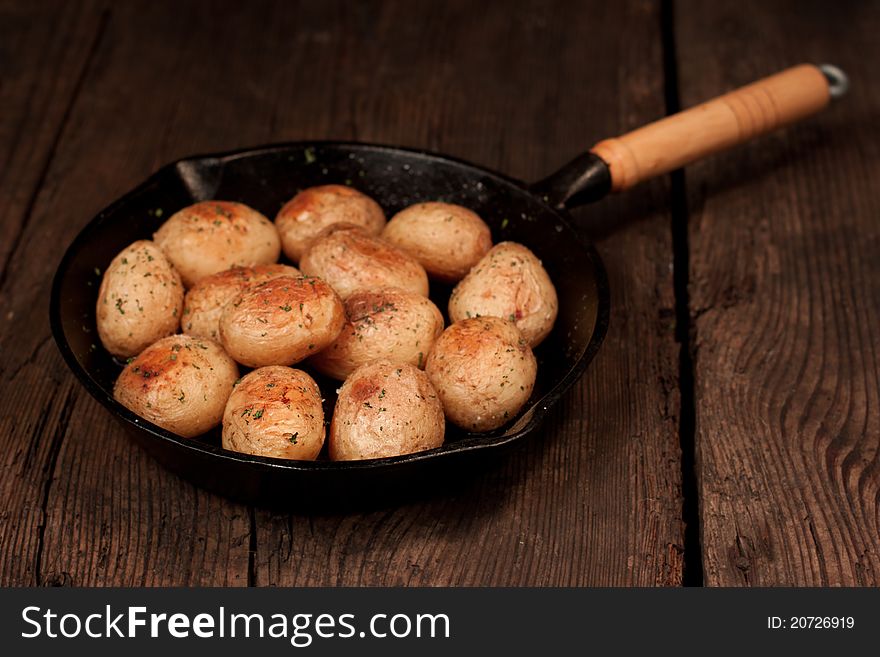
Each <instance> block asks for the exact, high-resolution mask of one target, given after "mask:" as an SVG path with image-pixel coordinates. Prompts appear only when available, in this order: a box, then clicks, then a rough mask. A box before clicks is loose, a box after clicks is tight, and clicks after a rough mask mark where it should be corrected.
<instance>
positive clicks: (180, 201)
mask: <svg viewBox="0 0 880 657" xmlns="http://www.w3.org/2000/svg"><path fill="white" fill-rule="evenodd" d="M845 85H846V79H845V77H843V75H842V73H840V72H839V71H837V70H836V69H833V67H823V68H822V70H821V72H820V69H818V68H816V67H812V66H803V67H796V68H794V69H789V70H788V71H786V72H784V73H781V74H779V75H777V76H773V77H771V78H767V79H765V80H763V81H761V82H758V83H755V84H754V85H750V86H749V87H745V88H743V89H741V90H739V91H737V92H734V93H732V94H728V95H727V96H723V97H721V98H719V99H716V100H715V101H711V102H710V103H707V104H705V105H702V106H699V107H697V108H694V109H692V110H689V111H687V112H683V113H681V114H678V115H675V116H674V117H669V118H667V119H664V120H662V121H659V122H658V123H655V124H652V125H650V126H647V127H646V128H642V129H641V130H638V131H635V132H633V133H630V134H628V135H624V136H623V137H620V138H618V139H613V140H606V141H604V142H600V143H599V144H597V146H596V147H594V149H593V150H592V151H591V152H589V153H587V154H585V155H583V156H581V157H578V158H576V159H575V160H573V161H572V162H570V163H569V164H568V165H566V166H565V167H563V168H562V169H561V170H560V171H558V172H557V173H555V174H553V175H552V176H550V177H548V178H546V179H545V180H543V181H541V182H539V183H536V184H534V185H526V184H523V183H521V182H519V181H516V180H512V179H510V178H508V177H506V176H504V175H501V174H499V173H495V172H493V171H489V170H487V169H484V168H482V167H479V166H476V165H473V164H469V163H467V162H463V161H461V160H458V159H454V158H450V157H447V156H443V155H437V154H433V153H426V152H423V151H416V150H408V149H401V148H391V147H386V146H375V145H367V144H358V143H341V142H307V143H305V142H304V143H293V144H282V145H276V146H268V147H264V148H256V149H249V150H243V151H236V152H231V153H225V154H221V155H211V156H205V157H192V158H186V159H184V160H180V161H178V162H175V163H173V164H169V165H168V166H165V167H163V168H162V169H160V170H159V171H158V172H156V173H155V174H154V175H153V176H151V177H150V178H149V179H148V180H147V181H146V182H144V183H143V184H142V185H140V186H139V187H137V188H136V189H134V190H133V191H131V192H129V193H128V194H126V195H125V196H124V197H122V198H121V199H119V200H118V201H116V202H115V203H113V204H112V205H111V206H109V207H108V208H107V209H105V210H104V211H102V212H101V213H100V214H98V216H97V217H95V218H94V219H93V220H92V221H91V222H90V223H89V224H88V225H87V226H86V227H85V228H84V229H83V230H82V232H81V233H80V234H79V235H78V236H77V237H76V239H75V240H74V241H73V243H72V244H71V245H70V247H69V248H68V249H67V252H66V253H65V255H64V257H63V259H62V261H61V264H60V265H59V267H58V271H57V273H56V275H55V279H54V281H53V286H52V297H51V304H50V319H51V325H52V333H53V335H54V337H55V340H56V342H57V344H58V347H59V349H60V350H61V353H62V355H63V356H64V359H65V361H66V362H67V364H68V365H69V366H70V368H71V369H72V370H73V372H74V374H75V375H76V376H77V378H78V379H79V380H80V382H81V383H82V384H83V385H84V386H85V387H86V389H87V390H88V391H89V392H90V393H91V394H92V395H93V396H94V397H95V398H96V399H97V400H98V401H99V402H101V403H102V404H103V405H104V406H106V407H107V408H108V409H109V410H110V411H111V413H113V415H114V416H115V417H116V418H117V419H118V420H119V421H120V422H121V424H122V426H123V427H124V428H125V429H126V430H127V431H128V433H129V435H130V436H131V437H132V438H133V439H134V440H135V441H137V442H138V443H139V444H140V445H141V446H143V447H144V448H145V449H146V450H147V451H148V452H149V453H150V454H152V455H153V456H154V457H155V458H156V459H157V460H159V461H160V462H161V463H162V464H163V465H165V466H166V467H168V468H169V469H171V470H173V471H175V472H178V473H179V474H181V475H183V476H184V477H186V478H188V479H190V480H192V481H193V482H194V483H196V484H198V485H200V486H202V487H205V488H207V489H210V490H213V491H216V492H218V493H220V494H223V495H227V496H229V497H233V498H237V499H241V500H245V501H250V502H256V503H259V504H264V505H271V506H305V507H315V506H321V505H330V506H335V505H337V504H338V503H348V502H350V501H351V500H353V499H354V500H358V501H359V502H371V501H375V500H376V499H377V498H387V497H389V496H391V497H396V496H398V495H400V494H401V493H402V492H413V491H417V490H420V489H423V488H424V487H426V486H428V487H433V486H436V485H437V484H438V482H440V481H444V480H450V479H459V478H460V477H461V476H462V469H463V467H465V466H470V465H471V464H473V463H474V462H479V461H480V460H481V459H477V458H475V457H476V456H478V455H489V454H494V453H496V452H497V451H498V450H500V449H501V448H504V447H507V446H509V445H511V444H513V443H515V442H517V441H519V440H520V439H521V438H523V437H524V436H526V435H528V434H530V433H533V432H534V431H535V429H536V428H537V427H538V426H539V424H540V423H541V420H542V419H543V418H544V417H545V416H546V414H547V412H548V410H549V409H550V407H551V406H552V405H553V404H555V403H556V401H558V400H559V398H560V396H561V395H562V394H563V393H564V392H565V391H566V390H567V389H568V388H569V387H570V386H571V385H572V384H573V383H574V382H575V381H576V380H577V379H578V378H579V377H580V376H581V374H582V373H583V372H584V369H585V368H586V367H587V364H588V363H589V362H590V360H591V359H592V358H593V356H594V355H595V353H596V351H597V350H598V348H599V345H600V343H601V342H602V338H603V337H604V334H605V331H606V328H607V325H608V314H609V292H608V285H607V281H606V277H605V271H604V268H603V266H602V262H601V260H600V258H599V256H598V254H597V253H596V251H595V249H594V248H593V247H592V246H591V245H589V244H587V243H584V242H583V241H582V240H581V239H580V237H579V236H578V235H577V234H576V233H575V232H574V231H573V230H572V229H571V227H570V226H569V222H568V215H567V212H566V209H567V208H570V207H573V206H574V205H577V204H580V203H583V202H586V201H592V200H596V199H598V198H600V197H602V196H604V195H605V194H607V193H608V192H609V191H611V190H619V189H625V188H626V187H629V186H631V185H632V184H635V183H636V182H638V181H639V180H643V179H645V178H648V177H650V176H654V175H658V174H661V173H664V172H666V171H670V170H672V169H674V168H677V167H679V166H681V165H683V164H686V163H687V162H689V161H692V160H694V159H696V158H698V157H701V156H703V155H706V154H708V153H709V152H713V151H716V150H720V149H722V148H725V147H727V146H730V145H733V144H734V143H739V142H741V141H745V140H746V139H748V138H750V137H753V136H755V135H756V134H761V133H763V132H767V131H769V130H771V129H773V128H775V127H777V126H778V125H781V124H783V123H790V122H792V121H794V120H796V119H798V118H801V117H802V116H805V115H806V114H808V113H812V112H814V111H816V110H818V109H819V108H821V107H823V106H824V105H825V104H826V103H827V102H828V99H829V97H831V96H836V95H839V94H840V93H842V92H843V90H844V89H845ZM328 183H339V184H350V185H353V186H354V187H356V188H358V189H359V190H361V191H363V192H365V193H366V194H368V195H370V196H372V197H373V198H374V199H376V200H377V201H378V202H379V204H380V205H381V206H382V207H383V208H384V209H385V211H386V213H387V214H388V216H391V215H392V214H394V213H395V212H397V211H398V210H401V209H402V208H404V207H406V206H407V205H410V204H412V203H416V202H419V201H426V200H442V201H447V202H453V203H458V204H461V205H464V206H466V207H469V208H471V209H473V210H475V211H476V212H477V213H478V214H479V215H480V216H482V217H483V218H484V219H485V220H486V222H487V223H488V224H489V226H490V227H491V229H492V235H493V238H494V240H495V241H501V240H513V241H517V242H521V243H523V244H525V245H527V246H528V247H529V248H531V249H532V250H533V251H534V252H535V253H536V254H537V255H538V257H539V258H541V259H542V260H543V262H544V265H545V267H546V268H547V270H548V272H549V274H550V277H551V278H552V279H553V281H554V283H555V285H556V288H557V291H558V294H559V302H560V303H559V307H560V310H559V317H558V319H557V321H556V325H555V327H554V330H553V332H552V333H551V334H550V336H549V337H548V338H547V339H546V340H545V341H544V342H543V343H542V344H541V345H540V346H539V347H538V348H537V350H536V356H537V358H538V364H539V367H538V380H537V384H536V386H535V391H534V394H533V395H532V398H531V399H530V400H529V403H528V404H527V405H526V407H525V408H524V409H523V410H522V412H521V413H520V414H519V415H518V416H517V417H516V418H515V419H514V420H513V421H512V422H511V423H510V424H509V425H507V426H505V427H502V428H501V429H499V430H496V431H493V432H491V433H486V434H468V433H465V432H462V431H458V430H455V429H454V428H451V427H450V428H449V429H448V430H447V438H446V443H445V444H444V445H443V446H442V447H440V448H437V449H433V450H430V451H426V452H421V453H417V454H410V455H406V456H400V457H394V458H386V459H374V460H369V461H354V462H339V463H337V462H330V461H326V460H318V461H315V462H304V461H286V460H281V459H273V458H263V457H257V456H249V455H245V454H239V453H235V452H230V451H226V450H224V449H222V448H221V447H220V441H219V431H214V432H211V433H208V434H205V435H204V436H201V437H199V438H197V439H185V438H180V437H178V436H176V435H174V434H171V433H170V432H168V431H165V430H164V429H161V428H159V427H157V426H155V425H153V424H151V423H149V422H147V421H145V420H143V419H142V418H139V417H137V416H136V415H134V414H133V413H131V412H130V411H128V410H127V409H126V408H124V407H123V406H121V405H120V404H118V403H117V402H116V401H115V400H114V399H113V396H112V390H113V382H114V381H115V379H116V377H117V376H118V374H119V371H120V369H121V364H120V363H119V362H117V361H115V360H114V359H113V358H112V357H111V356H110V355H109V354H108V353H107V352H106V351H104V349H103V348H102V347H101V346H100V343H99V342H98V339H97V331H96V327H95V302H96V298H97V291H98V286H99V284H100V274H99V272H103V271H104V270H105V269H106V267H107V265H108V264H109V263H110V261H111V260H112V258H113V257H114V256H115V255H116V254H117V253H118V252H119V251H121V250H122V249H123V248H124V247H125V246H127V245H128V244H130V243H131V242H133V241H135V240H137V239H149V238H150V237H151V236H152V234H153V232H154V231H155V230H156V229H157V228H158V227H159V226H160V225H161V223H162V222H163V221H164V220H165V219H167V218H168V216H169V215H170V214H172V213H173V212H174V211H176V210H178V209H180V208H182V207H184V206H186V205H189V204H191V203H194V202H196V201H201V200H206V199H214V198H217V199H225V200H234V201H241V202H243V203H246V204H248V205H250V206H252V207H254V208H256V209H257V210H259V211H261V212H262V213H264V214H266V215H267V216H269V217H273V216H274V215H275V214H276V213H277V211H278V209H279V208H280V207H281V205H282V204H283V203H284V202H285V201H287V200H288V199H289V198H291V197H292V196H293V195H294V194H295V193H296V192H297V191H298V190H300V189H303V188H305V187H310V186H313V185H320V184H328ZM448 293H449V290H448V289H441V288H439V287H438V286H435V285H432V297H434V300H435V302H436V303H437V304H438V306H439V307H440V308H445V307H446V300H447V298H448ZM316 378H317V377H316ZM318 382H319V385H320V386H321V390H322V391H323V392H324V395H325V397H327V398H328V400H327V404H328V409H327V410H328V411H330V410H332V404H333V401H334V398H335V395H334V394H333V391H334V390H335V389H336V387H337V385H338V384H337V383H335V382H331V381H327V380H322V379H320V378H318ZM328 415H329V412H328Z"/></svg>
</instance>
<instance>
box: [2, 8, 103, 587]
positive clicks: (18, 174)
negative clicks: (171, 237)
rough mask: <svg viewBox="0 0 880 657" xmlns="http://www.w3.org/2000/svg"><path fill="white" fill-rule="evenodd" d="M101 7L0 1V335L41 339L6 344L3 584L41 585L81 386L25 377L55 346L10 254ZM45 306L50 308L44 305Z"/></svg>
mask: <svg viewBox="0 0 880 657" xmlns="http://www.w3.org/2000/svg"><path fill="white" fill-rule="evenodd" d="M102 9H103V8H102V3H100V2H81V3H61V2H52V3H28V4H22V3H13V2H3V3H0V107H2V108H3V109H2V111H0V216H2V217H3V219H2V221H0V322H2V323H0V334H2V335H3V336H4V337H5V336H9V335H13V334H16V333H30V334H31V336H32V337H35V338H37V339H35V340H33V341H30V342H29V343H28V345H27V346H26V347H25V346H23V345H21V343H18V344H17V345H15V346H13V344H12V343H10V342H7V341H6V340H3V341H2V342H0V344H2V345H3V346H2V349H0V354H2V358H0V398H2V400H3V401H2V403H0V408H2V412H0V449H2V450H3V454H4V457H3V459H2V461H0V472H2V476H0V497H2V499H3V500H4V504H3V510H2V511H0V518H2V523H3V530H2V531H0V582H3V583H4V584H14V585H28V584H34V583H35V582H36V581H37V579H36V577H37V576H36V572H35V564H36V561H37V558H38V557H37V555H38V552H39V544H40V537H41V532H42V527H43V512H42V503H43V500H44V497H45V492H46V481H47V476H48V474H47V473H48V471H49V470H50V469H51V464H52V462H53V461H54V458H55V456H56V455H57V444H58V437H59V435H60V431H61V429H60V428H59V425H60V424H65V423H66V421H67V418H69V417H70V415H71V413H72V412H73V409H74V406H75V404H74V402H75V399H74V398H75V394H74V385H73V381H72V380H70V379H69V378H67V377H65V376H63V373H62V372H61V371H60V370H57V368H56V371H51V370H50V371H43V372H41V376H40V377H39V378H40V384H39V386H38V387H40V388H42V390H41V392H39V393H38V392H37V391H36V390H35V389H34V386H33V381H27V378H26V376H25V373H26V372H25V370H26V369H27V368H28V367H31V366H32V365H33V364H34V361H35V359H36V357H37V355H38V353H43V354H45V353H52V352H53V351H54V347H53V346H52V345H51V341H50V340H49V336H48V328H47V327H45V326H41V328H40V330H39V331H38V333H39V335H38V336H35V335H33V334H34V333H35V332H34V331H33V329H32V328H31V326H34V325H42V324H45V321H44V320H43V319H42V317H41V318H40V320H38V322H37V323H35V324H34V325H28V324H27V323H22V322H21V316H20V315H19V316H16V310H15V307H14V304H13V303H12V302H11V297H12V295H13V292H12V290H11V288H12V287H13V286H15V287H19V286H23V285H22V283H23V281H24V276H26V274H25V269H26V267H25V266H23V265H24V264H25V263H24V262H23V261H19V262H11V258H12V255H13V252H14V251H15V249H16V247H17V246H19V244H20V242H21V239H22V236H23V234H24V231H25V229H26V227H27V224H28V221H29V220H30V219H31V218H32V210H33V203H34V200H35V198H36V194H37V192H38V190H39V188H40V186H41V185H42V183H43V182H44V179H45V175H46V169H47V166H48V164H49V162H50V161H51V159H52V157H53V155H54V152H55V150H56V146H57V139H58V136H59V134H60V133H61V130H62V129H63V127H64V126H65V124H66V122H67V112H68V110H69V107H70V105H71V103H72V102H73V101H74V100H75V97H76V95H77V91H78V85H79V83H80V81H81V79H82V75H83V73H84V71H85V69H86V68H87V65H88V62H89V61H90V57H91V54H92V53H93V49H94V46H95V44H96V43H97V42H98V40H99V39H100V37H101V33H102V28H103V15H102ZM42 251H43V252H45V246H44V248H43V249H42ZM28 303H29V304H30V305H33V300H28ZM38 309H39V310H40V311H44V309H45V304H39V305H38ZM38 397H39V399H38Z"/></svg>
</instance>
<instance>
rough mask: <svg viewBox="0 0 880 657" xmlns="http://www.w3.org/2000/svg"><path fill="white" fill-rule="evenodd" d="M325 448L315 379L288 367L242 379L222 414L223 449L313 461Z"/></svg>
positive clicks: (265, 369)
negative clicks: (322, 448)
mask: <svg viewBox="0 0 880 657" xmlns="http://www.w3.org/2000/svg"><path fill="white" fill-rule="evenodd" d="M323 444H324V409H323V408H322V406H321V391H320V390H319V389H318V384H317V383H315V381H314V379H312V377H310V376H309V375H308V374H306V373H305V372H303V371H302V370H295V369H292V368H290V367H281V366H277V365H275V366H270V367H261V368H259V369H256V370H254V371H253V372H251V373H250V374H247V375H246V376H244V377H242V379H241V381H239V382H238V384H237V385H236V386H235V389H234V390H233V391H232V394H231V395H230V396H229V401H228V402H227V403H226V410H225V411H224V413H223V447H224V449H230V450H233V451H235V452H244V453H245V454H256V455H258V456H274V457H275V458H281V459H298V460H300V461H313V460H315V459H316V458H317V456H318V453H319V452H320V451H321V447H322V445H323Z"/></svg>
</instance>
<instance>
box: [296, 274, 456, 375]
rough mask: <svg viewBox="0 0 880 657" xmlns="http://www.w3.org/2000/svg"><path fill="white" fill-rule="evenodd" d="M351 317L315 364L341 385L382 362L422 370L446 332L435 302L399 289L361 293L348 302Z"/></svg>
mask: <svg viewBox="0 0 880 657" xmlns="http://www.w3.org/2000/svg"><path fill="white" fill-rule="evenodd" d="M345 317H346V322H345V326H343V327H342V332H341V333H340V334H339V337H338V338H336V340H335V342H333V344H331V345H330V346H329V347H327V348H326V349H324V350H323V351H322V352H321V353H319V354H317V355H316V356H313V357H312V358H311V359H310V361H309V362H310V363H311V364H312V365H313V366H314V367H315V369H317V370H318V371H319V372H321V373H322V374H325V375H327V376H330V377H333V378H334V379H339V380H340V381H344V380H345V379H346V378H347V377H348V375H349V374H351V373H352V372H354V371H355V370H356V369H357V368H358V367H360V366H361V365H364V364H366V363H369V362H370V361H373V360H378V359H388V360H391V361H393V362H395V363H410V364H411V365H415V366H416V367H419V368H421V367H423V366H424V363H425V360H426V358H427V354H428V352H429V351H431V347H432V346H433V345H434V341H435V340H436V339H437V338H438V337H439V336H440V334H441V333H442V332H443V314H442V313H441V312H440V309H439V308H437V306H435V305H434V303H433V302H432V301H431V300H430V299H428V298H427V297H423V296H422V295H420V294H414V293H412V292H407V291H405V290H401V289H398V288H393V287H386V288H380V289H378V290H376V291H369V290H361V291H360V292H355V293H354V294H352V295H351V296H350V297H348V298H347V299H346V300H345Z"/></svg>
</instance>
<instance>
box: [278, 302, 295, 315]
mask: <svg viewBox="0 0 880 657" xmlns="http://www.w3.org/2000/svg"><path fill="white" fill-rule="evenodd" d="M278 307H279V308H281V310H283V311H284V312H286V313H289V312H290V311H291V310H292V308H291V307H290V304H285V305H283V306H278Z"/></svg>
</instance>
